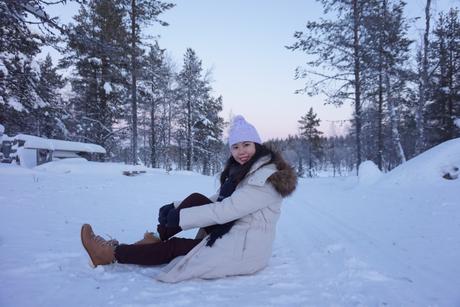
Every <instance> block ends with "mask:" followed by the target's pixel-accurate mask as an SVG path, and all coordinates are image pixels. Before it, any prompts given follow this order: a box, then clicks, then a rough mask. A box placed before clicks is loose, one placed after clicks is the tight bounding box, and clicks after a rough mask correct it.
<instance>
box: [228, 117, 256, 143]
mask: <svg viewBox="0 0 460 307" xmlns="http://www.w3.org/2000/svg"><path fill="white" fill-rule="evenodd" d="M240 142H254V143H258V144H261V143H262V141H261V139H260V136H259V134H258V133H257V130H256V128H254V126H253V125H251V124H250V123H248V122H247V121H246V120H245V119H244V117H243V116H241V115H237V116H235V117H234V118H233V121H232V124H231V125H230V129H229V132H228V145H229V146H230V147H232V145H234V144H236V143H240Z"/></svg>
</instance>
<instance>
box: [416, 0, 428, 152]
mask: <svg viewBox="0 0 460 307" xmlns="http://www.w3.org/2000/svg"><path fill="white" fill-rule="evenodd" d="M430 6H431V0H427V1H426V6H425V33H424V35H423V52H422V59H421V61H422V67H421V76H420V81H419V83H420V85H419V92H420V93H419V101H418V105H417V110H416V113H415V124H416V129H417V139H416V140H415V154H416V155H417V154H420V153H421V152H422V151H423V150H424V149H425V131H424V116H423V112H424V110H425V105H426V100H427V86H428V45H429V34H430Z"/></svg>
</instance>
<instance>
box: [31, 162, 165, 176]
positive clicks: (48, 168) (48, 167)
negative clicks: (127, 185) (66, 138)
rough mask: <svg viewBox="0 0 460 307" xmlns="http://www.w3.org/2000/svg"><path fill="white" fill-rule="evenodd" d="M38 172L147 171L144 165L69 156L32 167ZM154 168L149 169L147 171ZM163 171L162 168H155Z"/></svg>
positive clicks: (91, 173) (111, 172)
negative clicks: (95, 160) (68, 157)
mask: <svg viewBox="0 0 460 307" xmlns="http://www.w3.org/2000/svg"><path fill="white" fill-rule="evenodd" d="M34 170H36V171H39V172H47V173H54V174H63V173H64V174H68V173H73V174H83V175H101V176H107V175H122V173H123V172H124V171H147V170H148V169H147V168H146V167H145V166H141V165H127V164H123V163H110V162H105V163H101V162H92V161H88V160H86V159H84V158H70V159H62V160H57V161H52V162H48V163H45V164H42V165H39V166H37V167H35V168H34ZM152 171H154V170H152V169H149V172H152ZM156 171H157V172H164V171H163V170H156Z"/></svg>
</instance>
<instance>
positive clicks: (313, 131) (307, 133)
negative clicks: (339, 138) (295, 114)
mask: <svg viewBox="0 0 460 307" xmlns="http://www.w3.org/2000/svg"><path fill="white" fill-rule="evenodd" d="M316 116H317V114H316V113H314V112H313V108H310V110H309V111H308V113H307V114H305V115H304V116H302V117H301V118H300V120H299V124H300V134H301V136H303V137H304V139H305V140H306V142H307V145H308V177H313V176H314V166H315V162H314V160H315V158H316V159H318V158H319V154H320V152H321V139H320V136H321V134H322V132H321V131H319V130H318V129H317V128H318V127H319V124H320V122H321V120H320V119H319V118H316Z"/></svg>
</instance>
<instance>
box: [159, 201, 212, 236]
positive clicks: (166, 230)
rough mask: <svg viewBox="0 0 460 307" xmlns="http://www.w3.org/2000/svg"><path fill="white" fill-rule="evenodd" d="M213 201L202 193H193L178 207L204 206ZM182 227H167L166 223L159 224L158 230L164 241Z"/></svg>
mask: <svg viewBox="0 0 460 307" xmlns="http://www.w3.org/2000/svg"><path fill="white" fill-rule="evenodd" d="M210 203H212V201H211V200H210V199H209V198H207V197H206V196H204V195H203V194H200V193H193V194H190V195H189V196H187V197H186V198H185V199H184V200H183V201H182V202H181V203H180V205H179V206H178V207H177V209H179V210H180V209H184V208H191V207H196V206H202V205H207V204H210ZM181 230H182V229H181V228H180V227H166V226H165V225H161V224H158V226H157V231H158V234H159V235H160V239H161V240H162V241H166V240H168V239H169V238H171V237H172V236H174V235H176V234H177V233H179V232H180V231H181Z"/></svg>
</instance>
